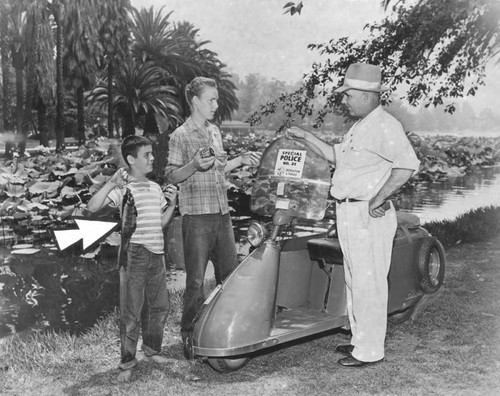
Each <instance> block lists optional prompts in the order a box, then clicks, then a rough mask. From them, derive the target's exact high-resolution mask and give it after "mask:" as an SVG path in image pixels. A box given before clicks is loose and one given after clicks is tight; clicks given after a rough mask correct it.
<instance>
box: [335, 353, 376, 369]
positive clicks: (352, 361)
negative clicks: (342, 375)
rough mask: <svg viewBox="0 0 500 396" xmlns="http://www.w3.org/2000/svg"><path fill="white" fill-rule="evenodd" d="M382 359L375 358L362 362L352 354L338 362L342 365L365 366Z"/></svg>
mask: <svg viewBox="0 0 500 396" xmlns="http://www.w3.org/2000/svg"><path fill="white" fill-rule="evenodd" d="M383 360H384V358H382V359H380V360H376V361H374V362H362V361H361V360H358V359H356V358H355V357H354V356H352V355H351V356H347V357H345V358H342V359H340V360H339V364H340V365H341V366H344V367H366V366H372V365H374V364H377V363H380V362H382V361H383Z"/></svg>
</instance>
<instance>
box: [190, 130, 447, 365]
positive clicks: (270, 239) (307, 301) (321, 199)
mask: <svg viewBox="0 0 500 396" xmlns="http://www.w3.org/2000/svg"><path fill="white" fill-rule="evenodd" d="M329 183H330V169H329V164H328V163H327V161H326V159H325V158H324V157H323V155H322V153H321V152H320V151H319V150H318V149H317V148H316V147H315V146H313V145H312V144H309V143H307V142H304V141H297V140H289V139H285V138H278V139H276V140H275V141H273V142H272V143H271V144H270V146H269V147H268V148H267V149H266V151H265V153H264V154H263V157H262V160H261V164H260V166H259V170H258V172H257V177H256V180H255V185H254V187H253V191H252V199H251V209H252V211H254V212H255V213H257V214H258V215H260V216H271V217H272V219H273V221H272V227H271V229H270V230H267V229H266V227H265V226H263V225H262V224H261V223H257V222H255V223H253V224H252V225H251V226H250V227H249V229H248V235H249V241H250V242H251V243H252V245H253V246H255V249H254V250H253V251H252V252H251V253H250V254H249V255H248V256H247V257H246V258H245V259H244V260H243V261H242V262H241V263H240V265H239V266H238V267H237V268H236V269H235V270H234V271H233V273H232V274H231V275H230V276H229V277H228V278H227V279H226V280H225V281H224V282H223V283H222V284H221V285H218V286H217V287H216V288H215V289H214V290H213V291H212V293H211V294H210V295H209V296H208V298H207V299H206V301H205V302H204V304H203V306H202V308H201V309H200V311H199V312H198V314H197V316H196V318H195V319H194V322H195V323H194V331H193V334H192V337H190V338H189V339H188V342H189V343H188V349H189V351H190V353H191V354H192V356H193V357H195V358H202V359H205V360H207V361H208V363H209V364H210V365H211V366H212V367H213V368H214V369H215V370H217V371H219V372H225V371H232V370H237V369H239V368H241V367H242V366H244V365H245V364H246V362H247V361H248V359H249V358H250V357H251V355H252V353H254V352H256V351H259V350H263V349H266V348H271V347H274V346H276V345H279V344H284V343H287V342H290V341H293V340H297V339H300V338H304V337H308V336H311V335H314V334H319V333H322V332H325V331H327V330H332V329H336V328H344V329H348V328H349V320H348V316H347V307H346V292H345V284H344V269H343V256H342V251H341V249H340V245H339V241H338V239H337V238H336V236H335V232H334V231H332V230H328V231H326V232H322V233H319V234H313V235H307V236H301V237H291V238H290V237H287V236H286V233H285V235H284V233H283V231H284V230H286V228H287V227H288V226H289V225H290V223H291V222H293V221H294V220H296V219H305V220H309V221H320V220H321V219H322V218H323V217H324V214H325V210H326V208H327V205H328V202H327V198H328V190H329ZM398 223H399V224H398V229H397V232H396V235H395V238H394V245H393V254H392V261H391V269H390V273H389V277H388V282H389V301H388V313H389V320H392V321H394V322H401V321H404V320H406V319H408V318H409V317H410V316H411V315H412V313H413V311H414V309H415V307H416V306H417V304H418V303H419V301H421V299H422V297H423V296H425V295H426V294H431V293H434V292H436V291H437V290H438V289H439V288H440V287H441V285H442V283H443V278H444V270H445V256H444V250H443V247H442V245H441V244H440V243H439V241H438V240H437V239H436V238H434V237H432V236H431V235H430V234H429V233H428V232H427V231H426V230H425V229H423V228H422V227H421V226H420V224H419V219H418V217H417V216H414V215H411V214H408V213H398Z"/></svg>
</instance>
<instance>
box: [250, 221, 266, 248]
mask: <svg viewBox="0 0 500 396" xmlns="http://www.w3.org/2000/svg"><path fill="white" fill-rule="evenodd" d="M265 237H266V230H265V228H264V227H263V226H262V224H260V223H252V224H250V226H249V227H248V231H247V238H248V242H249V243H250V245H252V246H253V247H258V246H260V245H262V242H264V238H265Z"/></svg>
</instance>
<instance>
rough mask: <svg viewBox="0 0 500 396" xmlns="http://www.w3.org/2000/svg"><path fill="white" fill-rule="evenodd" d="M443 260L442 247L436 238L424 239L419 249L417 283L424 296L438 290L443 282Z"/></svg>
mask: <svg viewBox="0 0 500 396" xmlns="http://www.w3.org/2000/svg"><path fill="white" fill-rule="evenodd" d="M444 270H445V259H444V248H443V245H441V243H440V242H439V241H438V240H437V239H436V238H429V239H425V240H424V242H423V243H422V246H421V247H420V254H419V261H418V281H419V283H420V287H421V289H422V291H423V292H424V293H426V294H431V293H435V292H437V291H438V290H439V288H440V287H441V285H442V284H443V280H444Z"/></svg>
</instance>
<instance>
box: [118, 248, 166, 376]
mask: <svg viewBox="0 0 500 396" xmlns="http://www.w3.org/2000/svg"><path fill="white" fill-rule="evenodd" d="M168 309H169V296H168V290H167V273H166V270H165V260H164V257H163V255H162V254H154V253H151V252H150V251H149V250H147V249H146V248H145V247H143V246H142V245H137V244H134V243H131V244H130V245H129V248H128V251H127V268H123V267H122V268H121V269H120V316H121V318H120V319H121V323H120V341H121V363H120V368H122V369H128V368H131V367H133V366H135V365H136V364H137V360H136V359H135V354H136V350H137V342H138V340H139V334H140V331H141V328H142V350H143V351H144V353H145V354H146V355H147V356H152V355H155V354H158V353H160V352H161V345H162V341H163V328H164V325H165V321H166V319H167V314H168Z"/></svg>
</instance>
